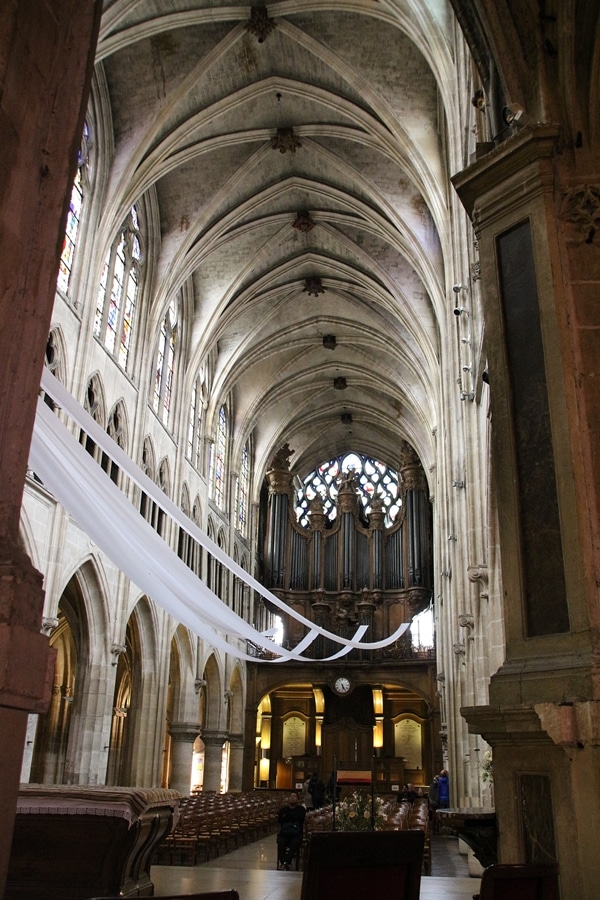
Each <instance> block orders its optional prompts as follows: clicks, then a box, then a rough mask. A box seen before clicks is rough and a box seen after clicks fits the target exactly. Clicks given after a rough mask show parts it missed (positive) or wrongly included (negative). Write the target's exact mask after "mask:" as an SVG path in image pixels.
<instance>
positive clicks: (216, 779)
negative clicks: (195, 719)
mask: <svg viewBox="0 0 600 900" xmlns="http://www.w3.org/2000/svg"><path fill="white" fill-rule="evenodd" d="M228 738H229V735H228V734H227V733H226V732H225V731H209V732H204V734H203V735H202V740H203V741H204V785H203V790H205V791H216V792H217V793H219V790H220V788H221V762H222V757H223V744H224V743H225V741H226V740H227V739H228Z"/></svg>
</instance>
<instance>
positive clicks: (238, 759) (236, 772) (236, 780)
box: [229, 734, 244, 791]
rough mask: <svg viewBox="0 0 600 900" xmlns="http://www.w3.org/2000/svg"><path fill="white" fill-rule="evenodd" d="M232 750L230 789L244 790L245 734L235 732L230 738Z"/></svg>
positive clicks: (230, 758) (230, 757) (230, 756)
mask: <svg viewBox="0 0 600 900" xmlns="http://www.w3.org/2000/svg"><path fill="white" fill-rule="evenodd" d="M229 740H230V742H231V751H230V755H229V790H230V791H241V790H242V772H243V768H244V735H243V734H234V735H232V736H231V737H230V738H229Z"/></svg>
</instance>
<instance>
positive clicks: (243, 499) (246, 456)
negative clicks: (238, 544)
mask: <svg viewBox="0 0 600 900" xmlns="http://www.w3.org/2000/svg"><path fill="white" fill-rule="evenodd" d="M249 491H250V452H249V449H248V442H246V443H245V444H244V449H243V450H242V458H241V460H240V474H239V475H238V479H237V503H236V507H237V523H236V524H237V529H238V531H239V532H240V534H243V535H246V534H247V529H248V496H249Z"/></svg>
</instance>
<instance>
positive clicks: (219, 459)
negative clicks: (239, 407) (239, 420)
mask: <svg viewBox="0 0 600 900" xmlns="http://www.w3.org/2000/svg"><path fill="white" fill-rule="evenodd" d="M226 455H227V413H226V411H225V407H224V406H222V407H221V409H220V410H219V430H218V432H217V442H216V447H215V462H214V470H215V482H214V488H215V490H214V498H215V502H216V503H217V505H218V506H220V507H221V509H223V504H224V502H225V463H226Z"/></svg>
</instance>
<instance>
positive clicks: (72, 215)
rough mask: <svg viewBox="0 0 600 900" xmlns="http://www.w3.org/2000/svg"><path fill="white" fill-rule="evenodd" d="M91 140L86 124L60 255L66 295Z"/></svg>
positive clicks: (61, 282)
mask: <svg viewBox="0 0 600 900" xmlns="http://www.w3.org/2000/svg"><path fill="white" fill-rule="evenodd" d="M89 140H90V130H89V126H88V124H87V122H86V123H85V124H84V126H83V137H82V139H81V147H80V148H79V155H78V157H77V172H76V174H75V181H74V182H73V187H72V189H71V200H70V202H69V214H68V216H67V227H66V230H65V238H64V241H63V249H62V253H61V255H60V264H59V267H58V278H57V282H56V283H57V286H58V288H59V289H60V290H61V291H63V293H65V294H68V293H69V286H70V282H71V273H72V271H73V260H74V258H75V250H76V247H77V238H78V235H79V225H80V223H81V211H82V208H83V199H84V192H85V189H86V188H87V186H88V176H89Z"/></svg>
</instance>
